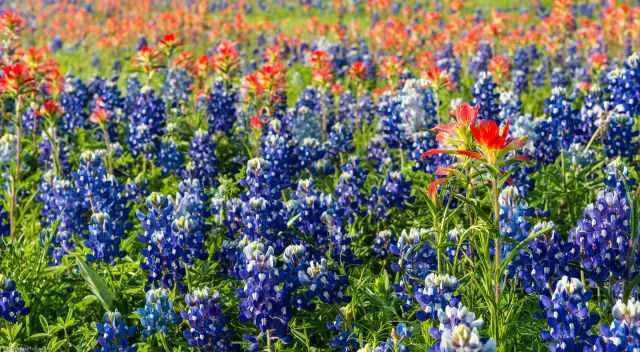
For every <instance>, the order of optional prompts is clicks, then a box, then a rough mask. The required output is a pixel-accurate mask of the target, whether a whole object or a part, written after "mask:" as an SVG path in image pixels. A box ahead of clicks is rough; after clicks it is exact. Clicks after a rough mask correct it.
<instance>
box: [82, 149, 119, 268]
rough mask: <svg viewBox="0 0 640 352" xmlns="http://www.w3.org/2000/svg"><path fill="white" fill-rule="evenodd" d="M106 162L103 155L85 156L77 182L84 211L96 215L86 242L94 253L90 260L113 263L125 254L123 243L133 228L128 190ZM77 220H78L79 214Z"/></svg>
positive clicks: (83, 155) (92, 220) (88, 153)
mask: <svg viewBox="0 0 640 352" xmlns="http://www.w3.org/2000/svg"><path fill="white" fill-rule="evenodd" d="M103 160H104V159H103V155H102V153H101V152H85V153H83V154H82V155H81V157H80V165H79V167H78V170H76V171H75V172H74V173H73V178H74V181H75V185H76V187H77V189H76V191H77V196H79V197H82V202H83V204H82V209H86V210H87V211H89V210H90V212H91V213H92V214H93V215H92V216H91V220H90V225H89V234H88V236H87V238H86V240H85V241H84V243H85V245H86V246H87V247H88V248H89V249H91V250H92V253H91V254H89V255H87V259H89V260H90V261H93V260H102V261H105V262H108V263H112V262H113V261H114V259H115V258H116V257H120V256H122V255H123V254H124V253H123V252H122V251H121V250H120V242H121V241H122V240H123V239H124V238H125V237H126V232H125V231H126V230H127V229H129V227H130V223H129V222H128V217H129V211H130V209H129V207H127V205H126V201H125V199H124V195H123V194H124V186H122V185H121V184H120V183H119V182H118V180H116V178H115V177H114V176H113V175H109V174H108V173H107V170H106V166H105V164H104V161H103ZM76 209H77V208H76ZM73 216H75V217H78V214H77V213H76V214H74V215H73Z"/></svg>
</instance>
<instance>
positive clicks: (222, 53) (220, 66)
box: [211, 40, 240, 78]
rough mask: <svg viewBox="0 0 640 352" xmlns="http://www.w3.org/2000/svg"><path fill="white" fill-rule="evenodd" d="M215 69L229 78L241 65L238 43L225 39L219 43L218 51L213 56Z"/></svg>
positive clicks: (212, 61) (212, 62)
mask: <svg viewBox="0 0 640 352" xmlns="http://www.w3.org/2000/svg"><path fill="white" fill-rule="evenodd" d="M211 64H212V66H213V69H214V70H215V71H216V72H218V73H220V74H222V75H223V76H225V78H229V77H230V76H231V75H232V74H233V73H234V72H235V71H236V70H237V69H238V68H239V67H240V54H239V53H238V49H236V43H235V42H232V41H230V40H223V41H221V42H220V45H218V48H217V49H216V53H215V54H213V56H212V57H211Z"/></svg>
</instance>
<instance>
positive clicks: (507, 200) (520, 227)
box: [498, 186, 535, 243]
mask: <svg viewBox="0 0 640 352" xmlns="http://www.w3.org/2000/svg"><path fill="white" fill-rule="evenodd" d="M498 203H499V205H500V235H501V236H502V237H506V238H510V239H513V240H514V241H516V243H517V242H519V241H522V240H523V239H525V238H526V237H527V236H528V235H529V231H530V230H531V223H530V222H529V220H528V219H527V217H530V216H533V215H535V214H534V209H532V208H529V207H528V206H527V203H526V201H525V200H524V199H523V198H522V196H521V195H520V192H519V191H518V188H516V187H515V186H507V187H505V188H504V189H503V190H502V192H500V196H499V197H498Z"/></svg>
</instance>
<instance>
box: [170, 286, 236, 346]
mask: <svg viewBox="0 0 640 352" xmlns="http://www.w3.org/2000/svg"><path fill="white" fill-rule="evenodd" d="M184 303H185V305H186V310H185V311H183V312H181V313H180V314H181V316H182V319H184V320H186V321H187V323H188V324H189V327H188V328H186V329H185V331H184V333H183V334H184V337H185V338H186V339H187V343H188V344H189V345H190V346H196V347H200V348H204V349H212V350H215V351H220V352H228V351H235V350H237V348H235V347H234V346H233V345H232V344H231V341H230V337H231V330H230V329H229V328H228V327H227V326H226V324H227V321H228V319H227V317H225V316H224V314H223V313H222V308H221V307H220V295H219V294H218V292H216V291H213V292H212V291H210V290H209V288H207V287H205V288H204V289H196V290H194V291H193V292H192V293H190V294H187V295H185V297H184Z"/></svg>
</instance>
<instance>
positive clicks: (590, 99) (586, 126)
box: [580, 84, 606, 136]
mask: <svg viewBox="0 0 640 352" xmlns="http://www.w3.org/2000/svg"><path fill="white" fill-rule="evenodd" d="M605 107H606V106H605V102H604V99H603V96H602V90H601V89H600V87H599V86H598V85H597V84H594V85H593V86H591V88H590V89H589V92H588V93H587V94H586V95H585V97H584V100H583V101H582V106H581V107H580V120H581V121H582V126H583V127H582V130H583V133H584V134H585V135H588V136H591V135H593V133H594V132H595V129H596V128H597V127H598V125H599V124H600V123H601V119H602V116H603V114H604V111H605Z"/></svg>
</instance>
